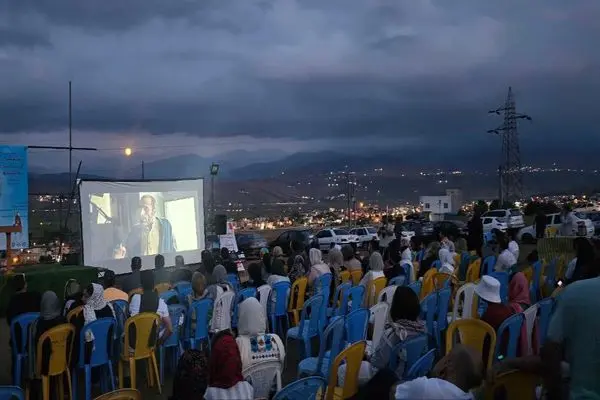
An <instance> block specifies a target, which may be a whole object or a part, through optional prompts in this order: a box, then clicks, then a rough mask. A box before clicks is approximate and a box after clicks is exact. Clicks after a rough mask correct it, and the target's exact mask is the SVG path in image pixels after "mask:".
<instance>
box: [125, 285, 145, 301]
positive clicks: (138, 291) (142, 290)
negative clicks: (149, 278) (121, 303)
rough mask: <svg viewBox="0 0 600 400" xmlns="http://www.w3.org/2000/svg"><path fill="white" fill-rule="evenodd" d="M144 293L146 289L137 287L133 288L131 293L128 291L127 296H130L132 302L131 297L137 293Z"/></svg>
mask: <svg viewBox="0 0 600 400" xmlns="http://www.w3.org/2000/svg"><path fill="white" fill-rule="evenodd" d="M143 293H144V289H142V288H137V289H133V290H130V291H129V293H127V297H129V302H130V303H131V298H132V297H133V296H134V295H136V294H143Z"/></svg>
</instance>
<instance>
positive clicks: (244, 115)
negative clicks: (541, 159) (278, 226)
mask: <svg viewBox="0 0 600 400" xmlns="http://www.w3.org/2000/svg"><path fill="white" fill-rule="evenodd" d="M599 18H600V2H599V1H598V0H569V1H565V0H530V1H522V0H502V1H481V0H452V1H450V0H437V1H435V0H327V1H323V0H127V1H119V2H117V1H98V0H89V1H81V0H52V1H50V0H20V1H3V2H0V76H1V77H2V79H0V91H1V93H2V95H1V96H0V143H10V144H28V145H32V144H38V145H39V144H41V145H45V144H58V145H66V144H67V140H68V129H67V128H68V113H67V109H68V107H67V104H68V82H69V80H71V81H72V82H73V91H72V93H73V129H74V133H73V135H74V144H75V145H79V146H93V147H97V148H99V149H101V151H99V152H98V153H96V154H94V155H85V156H82V155H78V156H77V157H78V158H83V159H84V160H94V159H95V160H96V161H97V160H99V159H103V160H105V159H106V158H110V157H115V156H119V151H120V150H119V149H122V148H123V147H126V146H132V147H134V149H135V151H136V154H141V156H142V157H144V158H147V159H153V158H160V157H168V156H173V155H177V154H183V153H196V154H199V155H201V156H204V157H217V156H218V155H219V154H222V153H226V152H230V151H236V150H248V151H256V150H267V151H270V152H271V151H284V152H286V153H293V152H300V151H313V150H315V149H338V150H341V151H344V150H347V149H356V148H360V149H361V151H369V149H372V151H379V150H381V149H398V151H410V150H412V149H422V148H424V146H426V148H427V149H429V150H431V152H432V153H430V154H432V155H433V156H435V157H438V156H442V157H452V154H453V152H455V151H458V150H457V149H464V148H465V147H470V146H472V147H477V148H478V149H480V150H483V151H498V152H499V150H498V149H499V145H500V142H499V139H498V138H495V137H493V136H492V135H488V134H486V130H488V129H491V128H495V127H496V126H497V125H499V124H500V122H501V121H500V120H499V119H498V118H494V117H492V116H488V115H487V114H486V113H487V110H488V109H490V108H494V107H496V106H499V105H501V104H502V102H503V99H504V97H505V95H506V90H507V87H508V86H509V85H512V86H513V87H514V90H515V93H516V96H517V107H518V108H521V109H522V110H523V111H525V112H527V113H528V114H530V115H531V116H532V117H533V118H534V121H533V122H532V123H527V124H524V125H523V127H522V130H521V134H522V147H523V149H524V152H525V153H527V152H533V151H536V152H538V151H546V152H548V154H549V158H550V159H554V158H559V157H560V156H561V154H563V155H564V153H565V151H571V152H573V151H577V150H578V149H583V148H589V146H594V145H595V146H597V145H598V144H599V143H600V140H599V138H600V136H599V135H598V133H597V130H598V129H599V126H598V122H597V121H596V120H595V118H593V117H594V116H595V115H596V113H597V111H596V108H597V102H598V95H599V94H600V69H599V61H600V52H599V51H598V50H597V49H598V42H599V41H600V24H599V23H598V19H599ZM457 154H458V153H457ZM494 154H497V153H494ZM65 160H66V156H65V155H64V154H62V155H61V154H58V155H57V154H56V153H49V152H35V153H33V155H32V159H31V162H32V164H44V165H46V166H52V167H54V166H58V165H61V166H65V165H66V164H65ZM84 162H87V161H84ZM90 162H92V161H90Z"/></svg>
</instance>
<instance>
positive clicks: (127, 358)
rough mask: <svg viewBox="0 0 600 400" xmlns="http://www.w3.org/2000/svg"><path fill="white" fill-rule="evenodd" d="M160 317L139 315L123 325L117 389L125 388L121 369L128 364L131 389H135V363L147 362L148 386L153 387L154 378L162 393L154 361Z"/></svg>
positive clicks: (145, 313)
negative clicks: (123, 332) (123, 336)
mask: <svg viewBox="0 0 600 400" xmlns="http://www.w3.org/2000/svg"><path fill="white" fill-rule="evenodd" d="M159 324H160V317H159V316H158V314H156V313H147V312H144V313H140V314H138V315H136V316H133V317H131V318H129V319H128V320H127V322H126V323H125V341H124V345H123V351H122V353H121V358H120V360H119V389H123V387H124V386H125V382H124V378H123V369H124V367H125V365H126V364H127V363H128V364H129V376H130V379H131V388H132V389H135V388H136V365H135V363H136V361H138V360H148V363H149V366H148V370H147V372H148V384H149V385H150V386H153V382H154V378H156V380H157V381H158V382H157V383H158V392H159V393H162V389H161V383H160V375H159V373H158V363H157V361H156V355H155V350H156V344H157V342H158V329H159ZM133 332H135V343H131V342H132V337H131V336H132V333H133Z"/></svg>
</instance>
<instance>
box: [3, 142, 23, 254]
mask: <svg viewBox="0 0 600 400" xmlns="http://www.w3.org/2000/svg"><path fill="white" fill-rule="evenodd" d="M27 170H28V168H27V147H25V146H0V226H13V225H16V224H18V223H19V220H20V224H21V227H22V230H21V232H20V233H13V235H12V238H11V239H12V246H11V247H12V248H13V249H27V248H29V224H28V222H29V218H28V215H29V186H28V181H27ZM0 250H6V235H0Z"/></svg>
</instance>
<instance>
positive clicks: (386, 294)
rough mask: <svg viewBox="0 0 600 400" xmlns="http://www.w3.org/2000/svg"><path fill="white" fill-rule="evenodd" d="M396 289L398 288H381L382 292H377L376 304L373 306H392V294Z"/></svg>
mask: <svg viewBox="0 0 600 400" xmlns="http://www.w3.org/2000/svg"><path fill="white" fill-rule="evenodd" d="M394 279H396V278H394ZM396 289H398V286H395V285H394V286H386V287H385V288H383V290H382V291H381V292H379V295H378V296H377V303H375V304H378V303H388V304H389V305H392V300H393V299H394V293H396Z"/></svg>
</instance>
